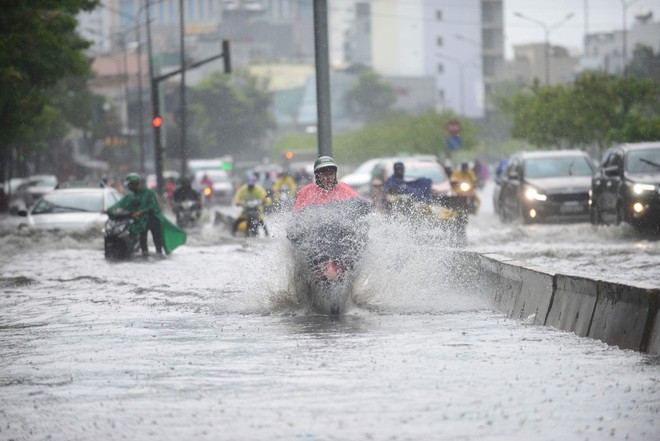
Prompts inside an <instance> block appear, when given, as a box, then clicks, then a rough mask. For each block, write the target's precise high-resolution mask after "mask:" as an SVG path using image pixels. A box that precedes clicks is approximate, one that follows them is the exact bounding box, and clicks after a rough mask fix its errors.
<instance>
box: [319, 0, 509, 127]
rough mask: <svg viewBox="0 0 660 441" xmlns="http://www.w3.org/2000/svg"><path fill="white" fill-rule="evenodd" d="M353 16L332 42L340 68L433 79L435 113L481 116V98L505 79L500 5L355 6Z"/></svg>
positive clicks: (389, 0) (416, 2)
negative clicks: (340, 53) (341, 55)
mask: <svg viewBox="0 0 660 441" xmlns="http://www.w3.org/2000/svg"><path fill="white" fill-rule="evenodd" d="M341 12H342V14H344V13H345V10H344V9H342V11H341ZM354 12H355V14H354V16H353V21H352V23H351V26H350V27H348V28H347V30H346V31H345V32H344V35H343V42H341V43H339V42H336V41H335V42H333V45H334V46H340V47H343V48H344V49H345V52H344V59H343V62H344V63H349V64H350V63H357V64H363V65H366V66H369V67H371V68H373V69H374V70H375V71H376V72H377V73H379V74H381V75H383V76H399V77H401V76H419V77H423V76H432V77H433V78H435V81H436V85H435V91H434V93H435V95H436V102H437V106H436V107H437V108H438V110H442V109H452V110H454V111H455V112H457V113H459V114H461V115H464V116H467V117H471V118H481V117H483V116H484V114H485V111H486V110H487V109H486V108H485V99H484V97H485V94H486V93H488V92H489V91H490V90H491V87H492V84H493V82H494V81H495V80H496V79H497V78H498V77H501V75H502V74H503V67H504V37H503V35H504V34H503V17H502V1H501V0H465V1H463V2H453V1H449V0H412V1H411V0H406V1H403V0H384V1H379V2H356V3H355V6H354ZM333 13H334V12H333ZM334 18H335V21H337V20H340V18H341V17H340V16H338V15H335V16H334ZM331 21H332V20H331Z"/></svg>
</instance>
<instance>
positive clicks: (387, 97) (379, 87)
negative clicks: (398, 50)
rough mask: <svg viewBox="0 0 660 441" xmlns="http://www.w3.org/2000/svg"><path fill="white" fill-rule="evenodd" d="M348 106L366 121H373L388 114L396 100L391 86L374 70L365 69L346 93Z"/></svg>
mask: <svg viewBox="0 0 660 441" xmlns="http://www.w3.org/2000/svg"><path fill="white" fill-rule="evenodd" d="M347 99H348V102H349V108H351V109H353V110H354V112H355V114H356V115H357V116H358V117H359V118H361V119H362V120H364V121H366V122H374V121H378V120H381V119H383V118H385V117H386V116H388V114H389V113H390V112H391V110H392V106H393V105H394V103H395V102H396V94H395V92H394V89H393V88H392V86H391V85H390V84H388V83H386V82H385V81H383V79H382V78H381V77H380V76H379V75H378V74H377V73H376V72H374V71H372V70H365V71H363V72H362V73H360V75H359V76H358V80H357V83H356V84H355V85H354V86H353V87H352V88H351V90H350V91H349V93H348V97H347Z"/></svg>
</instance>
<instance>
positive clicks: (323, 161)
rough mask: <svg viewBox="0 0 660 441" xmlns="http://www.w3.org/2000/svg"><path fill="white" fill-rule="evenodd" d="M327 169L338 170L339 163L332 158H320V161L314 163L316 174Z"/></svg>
mask: <svg viewBox="0 0 660 441" xmlns="http://www.w3.org/2000/svg"><path fill="white" fill-rule="evenodd" d="M326 167H334V168H335V170H336V169H337V163H336V162H335V160H334V159H332V158H331V157H330V156H320V157H319V159H317V160H316V161H315V162H314V173H316V172H317V171H318V170H320V169H322V168H326Z"/></svg>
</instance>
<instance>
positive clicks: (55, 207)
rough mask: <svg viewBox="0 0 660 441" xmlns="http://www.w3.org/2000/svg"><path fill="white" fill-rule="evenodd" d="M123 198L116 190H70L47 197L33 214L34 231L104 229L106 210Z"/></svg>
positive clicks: (30, 219) (30, 214)
mask: <svg viewBox="0 0 660 441" xmlns="http://www.w3.org/2000/svg"><path fill="white" fill-rule="evenodd" d="M121 198H122V195H121V193H119V192H118V191H117V190H115V189H114V188H108V187H106V188H67V189H57V190H53V191H51V192H50V193H47V194H45V195H44V196H43V197H42V198H41V199H39V200H38V201H37V203H36V204H35V205H34V206H33V207H32V208H31V209H30V210H29V211H27V212H26V211H21V212H19V214H20V215H23V216H27V224H28V227H30V228H38V229H46V230H64V231H78V232H82V231H87V230H90V229H97V230H98V231H99V232H101V230H102V229H103V225H104V224H105V221H106V220H107V219H108V215H107V214H106V211H107V209H108V208H110V206H112V205H113V204H114V203H115V202H117V201H119V200H120V199H121Z"/></svg>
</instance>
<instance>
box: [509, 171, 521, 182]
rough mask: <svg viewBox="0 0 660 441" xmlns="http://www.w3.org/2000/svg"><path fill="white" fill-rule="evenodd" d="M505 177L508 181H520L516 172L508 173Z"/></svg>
mask: <svg viewBox="0 0 660 441" xmlns="http://www.w3.org/2000/svg"><path fill="white" fill-rule="evenodd" d="M507 176H508V178H509V179H512V180H518V179H520V174H518V172H517V171H516V170H512V171H510V172H509V174H508V175H507Z"/></svg>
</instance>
